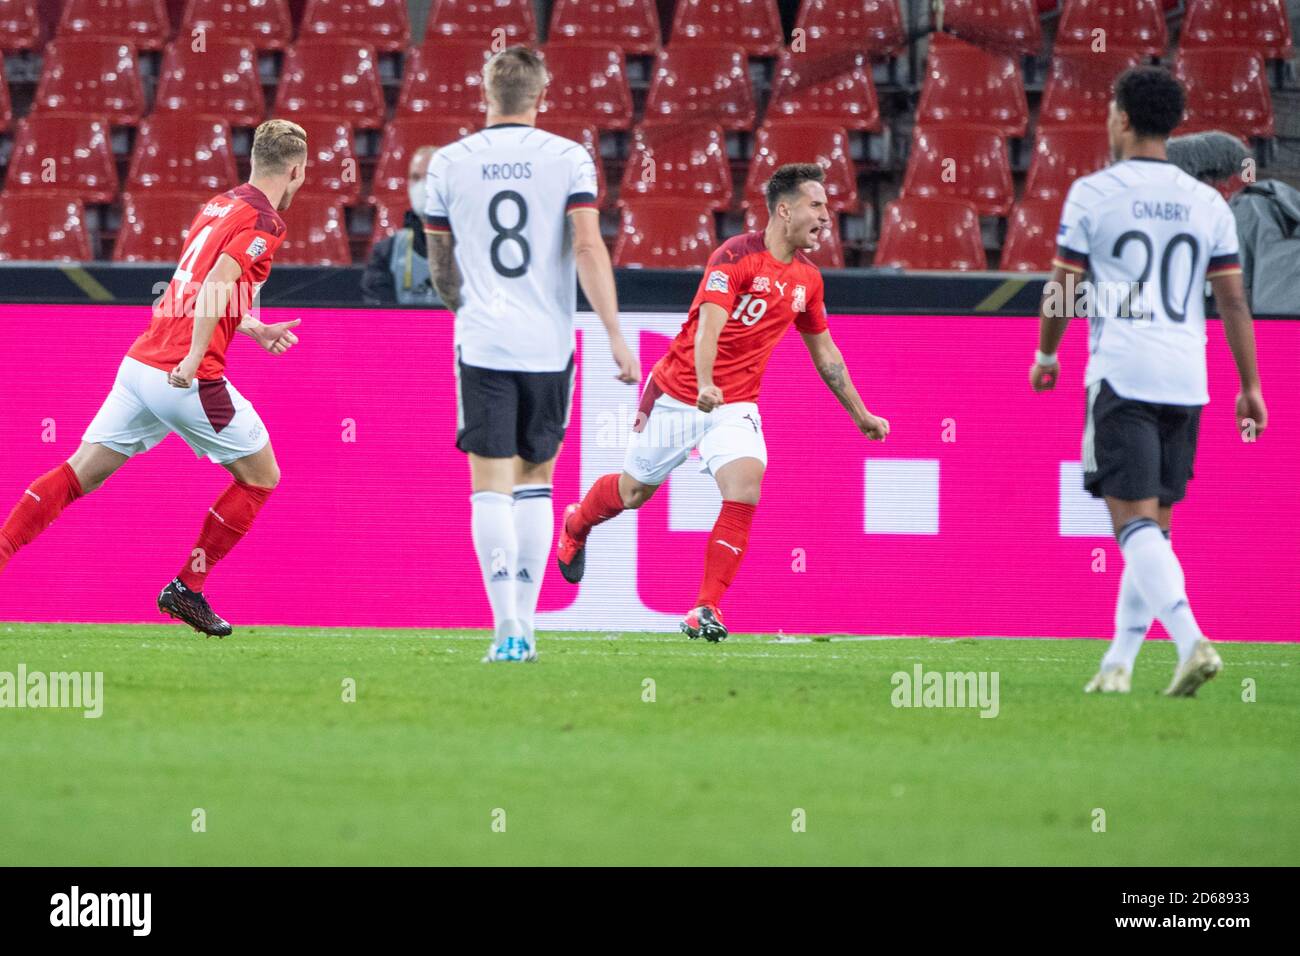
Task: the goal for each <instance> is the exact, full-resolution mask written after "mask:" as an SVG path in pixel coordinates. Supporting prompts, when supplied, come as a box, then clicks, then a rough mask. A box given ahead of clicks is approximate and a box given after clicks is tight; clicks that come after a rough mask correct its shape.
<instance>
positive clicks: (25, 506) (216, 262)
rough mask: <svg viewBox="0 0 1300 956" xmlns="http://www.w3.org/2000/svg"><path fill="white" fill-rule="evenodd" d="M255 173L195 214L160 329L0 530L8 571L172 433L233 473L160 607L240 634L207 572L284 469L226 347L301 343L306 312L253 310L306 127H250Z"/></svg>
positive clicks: (145, 338) (210, 628)
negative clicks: (262, 317) (208, 593)
mask: <svg viewBox="0 0 1300 956" xmlns="http://www.w3.org/2000/svg"><path fill="white" fill-rule="evenodd" d="M252 167H253V168H252V175H251V176H250V177H249V180H248V182H247V183H245V184H244V185H242V186H237V187H235V188H234V189H232V190H230V191H229V192H226V193H223V194H221V195H219V196H214V197H213V198H212V199H210V200H208V202H207V203H206V204H205V205H204V206H203V208H202V209H201V210H199V213H198V215H197V216H196V217H195V218H194V222H193V223H192V224H191V225H190V231H189V234H188V236H187V241H186V246H185V251H184V252H183V253H182V254H181V260H180V263H179V265H178V266H177V268H176V272H175V274H174V275H173V276H172V281H171V282H170V283H169V284H168V287H167V290H166V291H165V292H164V293H163V294H162V295H161V296H160V297H159V298H158V300H157V301H156V302H155V303H154V309H153V318H152V321H151V322H150V324H149V328H147V329H146V330H145V331H144V332H143V333H142V334H141V335H140V337H139V338H137V339H136V340H135V344H134V345H132V346H131V348H130V351H128V352H127V355H126V358H125V359H123V360H122V364H121V367H120V368H119V369H118V372H117V379H116V381H114V383H113V389H112V391H110V392H109V395H108V398H106V399H105V400H104V404H103V406H102V407H101V408H100V410H99V412H98V414H96V415H95V418H94V420H93V421H91V423H90V426H89V427H88V428H87V429H86V433H85V435H84V436H83V437H82V440H81V447H79V448H78V449H77V451H76V452H75V453H74V454H73V456H72V457H71V458H69V459H68V460H67V461H66V462H64V463H63V464H61V465H59V466H58V467H57V468H55V469H54V470H53V471H50V472H47V473H46V474H44V475H42V476H41V477H39V478H37V479H36V480H35V481H34V482H32V484H31V486H30V487H29V488H28V489H27V490H26V491H24V492H23V495H22V497H21V498H19V499H18V504H17V505H15V506H14V509H13V511H12V512H11V513H10V514H9V517H8V519H6V521H5V523H4V524H3V525H0V569H3V568H4V566H5V564H6V563H8V561H9V559H10V558H11V557H12V556H13V554H14V552H15V551H17V550H18V549H19V548H21V547H23V546H24V545H27V544H30V543H31V541H32V540H33V539H34V538H35V537H36V536H37V535H39V534H40V533H41V532H42V531H44V530H45V529H46V528H47V527H49V525H50V524H51V523H52V522H53V521H54V519H55V518H57V517H58V516H59V513H60V512H62V511H63V509H64V508H66V507H67V506H68V505H70V504H71V503H72V502H73V501H75V500H77V499H78V498H80V497H81V496H82V495H86V494H89V493H90V492H92V491H94V490H95V489H96V488H98V487H99V486H100V485H102V484H103V483H104V482H105V481H106V480H107V479H108V477H109V476H110V475H112V474H113V472H115V471H117V469H119V468H121V467H122V466H123V465H124V464H126V462H127V461H128V460H129V459H130V458H131V456H133V455H137V454H139V453H140V452H144V451H148V450H149V449H150V448H152V447H154V446H155V445H157V444H158V443H159V442H160V441H162V440H163V439H164V438H166V437H167V435H168V434H170V433H172V432H175V433H176V434H178V435H180V436H181V438H183V439H184V440H185V442H186V444H188V445H189V446H190V448H192V449H193V450H194V453H195V454H196V455H197V456H198V457H200V458H202V457H204V456H207V457H208V458H209V459H211V460H212V461H214V462H216V463H217V464H219V465H221V466H222V467H224V468H225V469H226V470H227V471H229V472H230V473H231V475H232V476H233V477H234V481H233V482H232V483H231V484H230V486H229V487H228V488H227V489H226V490H225V491H224V492H222V493H221V496H220V497H219V498H217V500H216V502H215V503H214V504H213V505H212V507H211V508H210V509H208V514H207V517H206V518H205V519H204V521H203V530H202V531H201V533H200V534H199V540H198V543H197V544H196V545H195V547H194V550H193V551H192V552H191V553H190V555H189V556H187V558H186V560H185V563H184V566H183V567H182V568H181V571H180V574H178V575H177V576H176V578H175V580H173V581H172V582H171V583H170V584H168V585H167V587H165V588H164V589H163V591H162V593H161V594H160V595H159V596H158V608H159V609H160V610H161V611H162V612H163V613H165V614H169V615H171V616H172V617H174V618H177V619H179V620H182V621H184V622H185V623H186V624H189V625H190V626H191V627H193V628H194V629H195V630H196V631H200V632H202V633H204V634H212V635H216V636H217V637H224V636H226V635H227V634H229V633H230V632H231V627H230V625H229V624H228V623H226V622H225V621H223V620H222V619H221V618H220V617H218V616H217V614H216V613H215V612H214V611H213V610H212V608H211V606H210V605H209V604H208V602H207V599H206V598H205V597H204V596H203V584H204V580H205V579H206V578H207V575H208V572H209V571H210V570H211V569H212V565H214V564H216V563H217V562H218V561H220V560H221V559H222V558H223V557H225V556H226V554H228V553H229V551H230V549H231V548H233V547H234V546H235V545H236V544H237V543H238V542H239V540H240V539H241V538H242V537H243V536H244V534H246V533H247V532H248V530H249V528H250V527H251V526H252V522H253V518H254V516H255V515H256V514H257V512H258V510H259V509H260V508H261V507H262V505H263V504H265V503H266V499H267V498H268V497H269V496H270V494H271V489H273V488H274V487H275V486H276V484H277V483H278V482H279V480H280V469H279V466H278V465H277V464H276V461H275V452H273V451H272V450H271V443H270V439H269V437H268V436H267V433H266V427H265V426H264V425H263V424H262V420H261V418H260V417H258V414H257V412H256V411H255V410H254V409H253V406H252V405H251V404H250V403H249V402H248V401H247V400H246V399H245V398H244V397H243V396H242V395H240V394H239V392H237V391H236V390H235V387H234V386H233V385H232V384H230V382H228V381H226V378H225V362H226V347H227V346H228V345H229V344H230V340H231V337H232V336H233V335H234V334H235V332H243V333H244V334H245V335H248V336H251V337H252V338H253V339H255V340H256V341H257V342H258V343H259V344H260V345H261V346H262V347H263V348H264V349H266V350H267V351H268V352H270V353H271V354H272V355H281V354H283V353H284V352H285V351H287V350H288V349H289V348H290V347H291V346H292V345H294V344H295V343H296V342H297V341H298V338H297V336H296V335H295V334H294V333H293V332H292V331H291V329H292V328H293V327H294V326H296V325H297V324H298V320H294V321H292V322H280V323H277V324H275V325H264V324H262V323H261V322H259V321H258V320H257V319H255V318H253V317H252V316H251V315H249V314H248V310H249V309H250V308H251V307H252V305H253V300H254V299H255V298H256V295H257V290H258V289H259V288H260V287H261V285H262V283H263V282H265V281H266V278H267V276H268V275H269V274H270V272H271V259H272V257H273V256H274V255H275V251H276V249H278V248H279V246H280V243H281V242H283V241H284V236H285V227H284V220H283V219H281V218H280V216H279V211H282V210H285V209H288V208H289V204H290V203H291V202H292V201H293V197H294V194H295V193H296V192H297V191H298V188H299V187H300V186H301V185H302V184H303V179H304V176H305V175H306V170H307V134H306V133H305V132H304V131H303V129H302V127H301V126H298V125H297V124H295V123H290V122H287V121H286V120H268V121H267V122H265V123H263V124H262V125H261V126H259V127H258V128H257V131H256V132H255V133H254V135H253V149H252Z"/></svg>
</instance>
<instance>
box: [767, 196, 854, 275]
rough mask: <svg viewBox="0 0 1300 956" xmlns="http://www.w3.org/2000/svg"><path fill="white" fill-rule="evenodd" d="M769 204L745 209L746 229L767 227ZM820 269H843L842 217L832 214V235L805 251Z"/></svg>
mask: <svg viewBox="0 0 1300 956" xmlns="http://www.w3.org/2000/svg"><path fill="white" fill-rule="evenodd" d="M767 218H768V217H767V206H766V205H762V206H750V207H749V208H748V209H746V210H745V231H746V232H756V231H759V230H762V229H766V228H767ZM804 254H805V255H806V256H807V257H808V258H809V259H811V260H812V261H813V263H814V264H815V265H816V266H817V267H818V268H819V269H843V268H844V247H843V246H842V245H841V244H840V217H839V216H836V215H832V216H831V228H830V235H829V236H825V237H824V238H823V239H822V242H821V244H820V245H819V246H818V247H817V248H816V249H814V250H812V251H811V252H807V253H804Z"/></svg>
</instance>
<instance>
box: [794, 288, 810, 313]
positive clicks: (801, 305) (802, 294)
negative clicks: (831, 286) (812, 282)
mask: <svg viewBox="0 0 1300 956" xmlns="http://www.w3.org/2000/svg"><path fill="white" fill-rule="evenodd" d="M790 308H791V309H793V310H794V311H796V312H802V311H804V309H806V308H808V290H807V289H806V288H805V287H804V286H801V285H797V286H795V287H794V294H793V295H791V297H790Z"/></svg>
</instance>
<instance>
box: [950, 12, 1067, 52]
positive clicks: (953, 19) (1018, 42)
mask: <svg viewBox="0 0 1300 956" xmlns="http://www.w3.org/2000/svg"><path fill="white" fill-rule="evenodd" d="M935 26H936V27H937V26H938V23H936V24H935ZM943 29H945V30H947V31H948V32H949V33H955V34H956V35H957V36H959V37H961V38H962V39H963V40H965V41H967V42H968V43H976V44H979V45H980V46H982V47H988V48H989V49H992V50H996V51H999V52H1001V53H1019V54H1037V53H1040V52H1041V51H1042V46H1043V32H1042V29H1041V28H1040V27H1039V24H1038V10H1037V9H1036V7H1035V0H945V2H944V5H943Z"/></svg>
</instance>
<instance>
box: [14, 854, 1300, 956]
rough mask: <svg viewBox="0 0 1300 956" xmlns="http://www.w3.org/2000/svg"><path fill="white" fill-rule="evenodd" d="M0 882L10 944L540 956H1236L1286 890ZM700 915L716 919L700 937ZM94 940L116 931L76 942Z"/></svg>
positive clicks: (845, 877) (399, 877)
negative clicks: (817, 953)
mask: <svg viewBox="0 0 1300 956" xmlns="http://www.w3.org/2000/svg"><path fill="white" fill-rule="evenodd" d="M0 880H3V882H4V892H3V893H2V894H0V925H3V927H4V933H5V939H6V943H14V942H24V941H33V942H35V941H39V942H46V941H49V942H57V941H59V938H60V937H63V938H64V939H63V942H65V943H67V942H71V943H74V944H75V943H80V944H86V943H91V944H95V943H100V942H103V943H105V944H121V943H126V944H128V945H129V944H131V943H134V942H136V941H137V940H144V939H152V940H157V941H159V942H165V943H175V942H202V943H204V944H209V945H211V944H217V943H223V942H227V941H229V942H246V941H249V940H254V939H255V940H257V941H258V942H274V941H278V940H281V939H283V940H285V941H286V942H292V943H295V944H304V943H311V942H314V941H317V940H319V941H321V942H323V943H327V944H330V945H331V946H337V945H338V944H340V943H344V942H348V941H351V940H356V941H358V942H370V943H372V944H373V943H375V942H377V941H378V940H379V939H381V938H388V937H390V936H392V935H393V934H394V933H395V932H402V931H407V932H411V933H419V932H421V931H424V933H426V934H427V933H428V932H429V931H431V930H433V931H436V932H437V935H438V937H441V936H442V935H443V934H444V933H445V932H446V929H447V927H449V926H451V925H455V924H457V923H461V924H463V925H465V926H466V927H473V926H479V925H482V923H481V918H482V917H484V916H487V917H488V929H489V934H490V938H491V942H492V943H493V944H499V943H500V936H499V930H500V929H501V928H502V926H503V925H509V924H511V923H513V924H515V925H518V926H520V927H521V929H522V930H523V932H525V933H528V934H529V935H530V936H533V937H534V941H535V942H541V941H543V940H544V939H545V938H546V937H547V936H551V935H553V934H554V933H555V932H556V929H557V928H558V927H559V926H561V925H563V926H565V927H567V928H566V929H565V930H564V931H563V936H564V938H565V939H566V940H569V941H572V940H573V939H574V936H575V935H576V934H580V933H583V932H584V931H586V932H591V931H592V930H593V929H594V928H595V927H597V926H599V924H600V922H601V921H602V920H607V921H610V923H611V926H612V928H614V929H615V932H617V933H619V934H620V935H623V934H627V933H631V934H632V935H633V936H641V935H642V934H652V935H654V936H655V937H656V938H658V939H660V940H661V941H666V939H667V937H665V936H664V935H663V934H664V933H666V932H670V931H671V930H672V929H673V928H674V924H678V923H680V924H681V925H682V927H683V930H684V931H689V932H691V934H692V936H691V938H692V939H693V940H695V941H697V942H698V941H699V937H700V936H701V935H706V934H707V933H708V932H709V930H710V929H713V931H714V932H718V933H721V934H723V938H725V939H726V940H727V941H728V942H730V943H731V944H733V945H734V944H735V942H736V941H737V939H738V938H739V939H744V938H745V937H746V936H747V935H749V934H751V933H762V934H763V935H764V938H765V939H766V940H767V941H768V942H770V938H768V937H767V934H768V933H769V931H770V930H771V929H772V928H773V921H775V922H777V923H779V924H781V925H782V926H789V927H790V929H791V930H792V931H795V932H797V933H798V934H799V935H800V937H801V938H802V940H803V941H804V942H805V943H807V942H810V941H812V940H815V939H818V938H825V937H827V936H829V935H830V934H831V933H833V932H835V931H836V930H837V929H841V928H842V929H843V930H844V931H846V932H851V933H853V937H851V938H853V939H859V940H862V941H863V942H867V941H869V940H871V939H873V938H876V939H879V940H883V939H885V938H886V936H888V937H889V938H891V939H892V938H894V937H896V936H897V934H898V933H899V932H900V931H902V932H904V933H907V932H914V933H916V934H917V941H918V943H924V944H925V947H926V948H927V949H928V948H931V946H932V944H933V943H935V942H938V941H942V940H945V939H953V940H960V941H963V942H965V943H967V944H978V945H981V947H984V946H987V945H988V944H990V943H1005V942H1018V941H1021V940H1024V941H1037V940H1042V939H1044V938H1046V939H1048V940H1050V939H1054V938H1055V939H1061V940H1069V941H1071V942H1075V941H1077V940H1079V939H1090V938H1093V937H1097V936H1102V935H1104V936H1106V937H1109V938H1111V939H1117V940H1121V939H1124V938H1125V937H1132V938H1133V939H1134V940H1135V941H1141V942H1142V943H1146V944H1149V943H1150V942H1152V941H1159V942H1167V943H1169V944H1172V945H1175V946H1178V947H1183V946H1186V945H1187V944H1188V943H1189V942H1192V941H1194V940H1204V941H1205V942H1207V943H1210V944H1211V945H1214V946H1216V947H1234V946H1237V945H1240V944H1241V943H1242V942H1246V941H1250V942H1252V943H1253V942H1257V941H1259V938H1260V937H1259V934H1260V933H1261V932H1263V933H1264V934H1267V936H1268V937H1270V938H1276V937H1277V936H1278V934H1279V933H1280V931H1281V930H1282V929H1283V928H1284V927H1289V926H1290V921H1289V919H1288V918H1287V917H1288V916H1289V906H1288V902H1284V900H1283V894H1284V892H1285V891H1284V888H1283V883H1284V882H1286V881H1285V878H1284V875H1283V874H1281V873H1275V872H1273V871H1265V870H1251V869H1172V868H1170V869H1116V868H1108V869H1094V870H1084V869H919V868H918V869H903V870H882V869H836V870H820V871H818V870H811V871H810V870H800V871H793V870H776V869H754V870H727V871H718V870H681V869H678V870H673V871H672V872H664V871H661V870H660V871H651V870H617V871H615V872H602V871H591V870H569V871H567V872H565V873H564V874H562V875H558V876H553V875H546V876H542V875H540V874H537V873H527V872H519V871H511V870H457V871H455V872H450V871H445V870H437V869H428V870H421V869H366V870H364V871H356V870H343V869H328V868H322V869H245V868H234V869H155V868H140V869H63V868H52V869H22V870H18V869H10V870H0ZM504 900H512V901H513V903H511V904H510V906H509V907H508V908H509V909H510V910H511V911H512V912H513V913H514V915H515V917H516V918H515V919H507V920H505V921H504V924H503V923H502V922H501V921H500V920H499V919H498V917H499V916H501V915H503V914H501V913H499V912H497V913H496V915H492V912H493V911H497V910H499V908H500V907H501V906H502V901H504ZM756 904H758V905H756ZM1284 906H1287V907H1288V910H1285V911H1284ZM706 912H707V913H712V914H713V915H714V917H715V919H705V920H704V922H705V923H706V924H708V926H707V927H706V926H701V925H700V921H701V919H702V918H703V917H704V914H705V913H706ZM530 914H531V915H530ZM544 914H549V915H544ZM101 922H110V923H116V925H93V926H87V925H85V924H86V923H95V924H98V923H101ZM74 923H75V924H77V925H75V926H74V925H73V924H74ZM548 925H549V927H551V929H550V930H549V931H548V930H547V926H548ZM620 927H621V928H620ZM909 927H910V928H911V929H910V930H909V929H908V928H909ZM886 931H888V932H886ZM878 932H879V933H880V935H879V936H877V933H878ZM1045 934H1046V936H1045ZM428 938H430V939H433V938H435V937H432V936H429V937H428ZM615 938H617V937H615ZM606 942H607V943H608V942H612V940H610V939H609V938H608V936H606ZM11 951H12V952H21V951H22V950H11Z"/></svg>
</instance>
